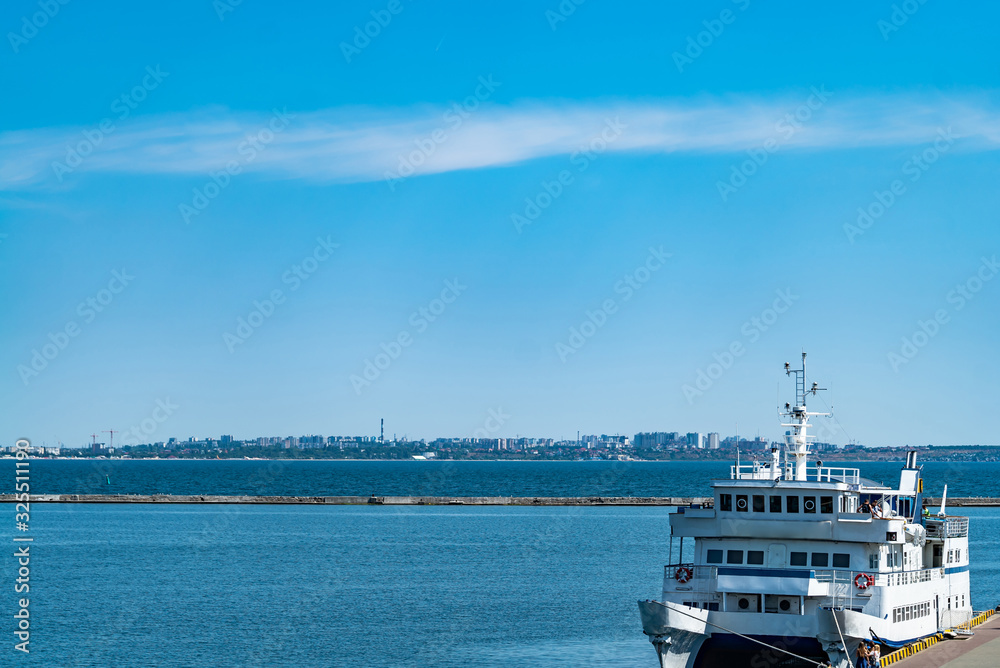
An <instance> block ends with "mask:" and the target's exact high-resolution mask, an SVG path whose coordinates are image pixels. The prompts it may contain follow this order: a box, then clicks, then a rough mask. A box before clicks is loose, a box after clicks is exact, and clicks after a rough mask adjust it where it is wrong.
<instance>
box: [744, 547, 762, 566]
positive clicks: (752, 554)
mask: <svg viewBox="0 0 1000 668" xmlns="http://www.w3.org/2000/svg"><path fill="white" fill-rule="evenodd" d="M763 563H764V551H763V550H747V564H748V565H754V566H760V565H763Z"/></svg>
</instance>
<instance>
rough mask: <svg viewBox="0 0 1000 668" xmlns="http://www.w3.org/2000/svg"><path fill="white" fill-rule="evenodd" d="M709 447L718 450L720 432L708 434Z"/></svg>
mask: <svg viewBox="0 0 1000 668" xmlns="http://www.w3.org/2000/svg"><path fill="white" fill-rule="evenodd" d="M708 449H709V450H718V449H719V434H718V433H717V432H714V431H713V432H712V433H711V434H709V435H708Z"/></svg>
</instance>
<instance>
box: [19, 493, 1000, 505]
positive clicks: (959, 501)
mask: <svg viewBox="0 0 1000 668" xmlns="http://www.w3.org/2000/svg"><path fill="white" fill-rule="evenodd" d="M30 499H31V503H181V504H184V503H188V504H190V503H216V504H295V505H310V504H313V505H335V506H336V505H339V506H363V505H384V506H688V505H691V504H692V503H694V504H700V503H706V502H708V501H710V500H711V499H709V498H706V497H678V496H645V497H630V496H564V497H556V496H376V495H372V496H219V495H208V494H206V495H197V496H182V495H177V494H32V495H31V497H30ZM15 500H16V499H15V495H13V494H0V503H13V502H14V501H15ZM926 505H927V506H928V507H930V508H934V507H936V506H940V505H941V499H933V498H929V499H927V500H926ZM948 506H949V507H964V506H980V507H1000V497H978V496H977V497H966V498H949V499H948Z"/></svg>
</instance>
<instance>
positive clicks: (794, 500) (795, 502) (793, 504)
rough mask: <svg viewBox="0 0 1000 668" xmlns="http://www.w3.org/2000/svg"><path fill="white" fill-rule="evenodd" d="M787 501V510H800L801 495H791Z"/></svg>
mask: <svg viewBox="0 0 1000 668" xmlns="http://www.w3.org/2000/svg"><path fill="white" fill-rule="evenodd" d="M786 501H787V503H786V505H785V510H786V511H788V512H790V513H797V512H799V497H797V496H790V497H788V499H787V500H786Z"/></svg>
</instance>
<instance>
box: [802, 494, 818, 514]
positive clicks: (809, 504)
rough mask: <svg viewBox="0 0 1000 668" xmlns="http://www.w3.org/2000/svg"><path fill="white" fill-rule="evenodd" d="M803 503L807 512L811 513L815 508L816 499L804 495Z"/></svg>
mask: <svg viewBox="0 0 1000 668" xmlns="http://www.w3.org/2000/svg"><path fill="white" fill-rule="evenodd" d="M803 505H804V506H805V509H806V512H807V513H811V512H812V511H814V510H816V501H815V500H814V499H813V498H812V497H806V502H805V503H804V504H803Z"/></svg>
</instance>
